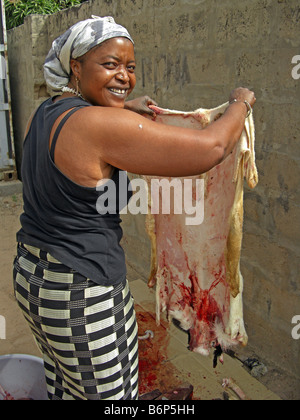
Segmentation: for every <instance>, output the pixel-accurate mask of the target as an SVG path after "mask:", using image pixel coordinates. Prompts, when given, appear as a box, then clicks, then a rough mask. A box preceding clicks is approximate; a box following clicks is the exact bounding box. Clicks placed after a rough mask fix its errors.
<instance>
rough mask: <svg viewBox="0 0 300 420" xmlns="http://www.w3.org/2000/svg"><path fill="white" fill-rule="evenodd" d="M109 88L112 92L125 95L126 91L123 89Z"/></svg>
mask: <svg viewBox="0 0 300 420" xmlns="http://www.w3.org/2000/svg"><path fill="white" fill-rule="evenodd" d="M109 90H110V91H111V92H113V93H117V94H118V95H125V94H126V92H127V91H126V90H125V89H114V88H111V89H109Z"/></svg>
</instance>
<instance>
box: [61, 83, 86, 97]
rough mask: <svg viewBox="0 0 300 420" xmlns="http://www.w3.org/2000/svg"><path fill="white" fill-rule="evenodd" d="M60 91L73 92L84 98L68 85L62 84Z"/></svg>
mask: <svg viewBox="0 0 300 420" xmlns="http://www.w3.org/2000/svg"><path fill="white" fill-rule="evenodd" d="M61 91H62V92H68V93H73V94H74V95H76V96H79V98H81V99H83V100H84V97H83V96H82V95H81V93H79V92H78V91H77V90H75V89H72V88H70V87H69V86H64V87H63V88H62V90H61Z"/></svg>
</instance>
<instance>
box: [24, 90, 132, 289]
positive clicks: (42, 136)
mask: <svg viewBox="0 0 300 420" xmlns="http://www.w3.org/2000/svg"><path fill="white" fill-rule="evenodd" d="M85 106H92V105H90V104H88V103H87V102H85V101H83V100H82V99H80V98H65V99H60V100H59V101H57V102H55V103H54V102H53V100H52V98H50V99H48V100H47V101H45V102H44V103H43V104H42V105H41V106H40V107H39V108H38V110H37V112H36V113H35V115H34V117H33V120H32V123H31V127H30V129H29V132H28V134H27V136H26V138H25V141H24V147H23V160H22V171H21V174H22V182H23V200H24V213H23V214H22V215H21V217H20V221H21V226H22V227H21V230H20V231H19V232H18V233H17V241H18V242H21V243H24V244H27V245H31V246H34V247H37V248H40V249H41V250H43V251H46V252H48V253H49V254H51V255H52V256H53V257H54V258H56V259H57V260H59V261H60V262H61V263H62V264H64V265H66V266H67V267H69V268H71V269H73V270H75V271H77V272H79V273H80V274H82V275H83V276H85V277H87V278H89V279H91V280H92V281H94V282H95V283H98V284H99V285H102V286H111V285H116V284H118V283H120V282H122V281H123V280H124V279H125V277H126V265H125V255H124V251H123V249H122V247H121V245H120V240H121V238H122V235H123V232H122V228H121V226H120V223H121V219H120V215H119V212H120V211H121V210H122V208H124V207H125V206H126V205H127V203H128V201H129V199H130V197H131V195H132V193H131V192H128V189H129V188H128V187H129V179H128V177H127V173H126V172H123V171H120V170H119V169H117V168H116V169H115V172H114V175H113V177H112V179H111V180H109V181H107V182H106V183H105V182H104V185H103V186H102V187H101V190H100V189H99V188H98V187H97V188H89V187H84V186H81V185H78V184H76V183H75V182H73V181H72V180H70V179H69V178H68V177H67V176H65V175H64V174H63V173H62V172H61V171H60V170H59V169H58V168H57V166H56V165H55V163H54V149H55V144H56V141H57V138H58V135H59V133H60V130H61V128H62V126H63V124H64V123H65V121H66V120H67V119H68V118H69V117H70V115H71V114H73V113H74V112H76V111H77V110H79V109H81V108H82V107H85ZM71 108H74V110H72V111H70V112H69V113H68V114H67V116H66V117H65V118H64V119H63V120H62V122H61V123H60V125H59V126H58V128H57V130H56V133H55V135H54V137H53V141H52V147H51V151H49V138H50V133H51V130H52V127H53V124H54V122H55V121H56V120H57V118H58V117H59V116H60V115H61V114H62V113H64V112H66V111H67V110H69V109H71ZM111 184H113V186H114V188H112V189H110V191H109V193H108V190H109V186H111ZM124 187H125V188H124ZM121 188H122V191H121ZM124 190H126V191H124ZM112 192H113V193H114V194H113V197H112ZM104 197H106V200H105V199H104ZM108 202H109V203H108Z"/></svg>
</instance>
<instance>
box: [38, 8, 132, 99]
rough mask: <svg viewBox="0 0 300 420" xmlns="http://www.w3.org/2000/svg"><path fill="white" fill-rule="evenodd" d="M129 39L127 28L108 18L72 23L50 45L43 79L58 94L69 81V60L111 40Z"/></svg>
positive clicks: (95, 17) (95, 18) (96, 17)
mask: <svg viewBox="0 0 300 420" xmlns="http://www.w3.org/2000/svg"><path fill="white" fill-rule="evenodd" d="M116 37H125V38H128V39H130V41H131V42H132V43H134V42H133V39H132V38H131V36H130V34H129V33H128V31H127V29H126V28H124V27H123V26H121V25H118V24H117V23H116V22H115V21H114V19H113V18H112V17H110V16H107V17H98V16H92V18H91V19H87V20H84V21H81V22H78V23H76V24H75V25H73V26H72V27H71V28H70V29H68V30H67V31H66V32H65V33H64V34H63V35H61V36H60V37H58V38H57V39H56V40H55V41H53V43H52V48H51V50H50V51H49V53H48V55H47V57H46V61H45V64H44V77H45V80H46V83H47V85H48V86H49V87H50V88H51V89H52V90H53V91H56V92H57V91H61V90H62V88H63V87H65V86H67V84H68V83H69V80H70V75H71V67H70V60H71V58H74V59H76V58H78V57H81V56H83V55H84V54H86V53H87V52H88V51H89V50H91V49H92V48H94V47H96V46H97V45H99V44H101V43H102V42H104V41H107V40H108V39H111V38H116Z"/></svg>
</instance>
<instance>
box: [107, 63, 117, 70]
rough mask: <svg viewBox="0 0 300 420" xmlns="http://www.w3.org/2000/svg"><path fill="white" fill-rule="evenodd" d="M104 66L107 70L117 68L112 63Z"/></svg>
mask: <svg viewBox="0 0 300 420" xmlns="http://www.w3.org/2000/svg"><path fill="white" fill-rule="evenodd" d="M104 66H105V67H107V68H108V69H114V68H116V67H117V64H115V63H113V62H109V63H104Z"/></svg>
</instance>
